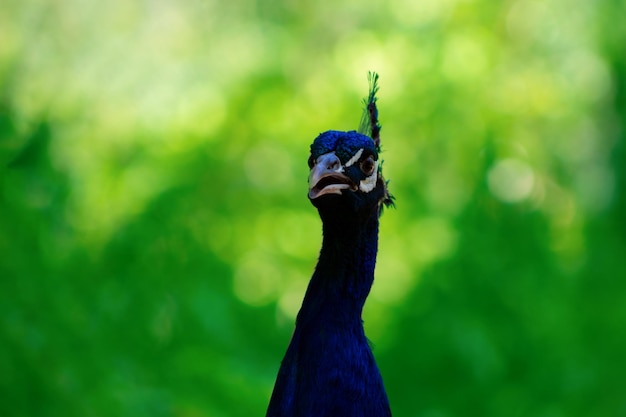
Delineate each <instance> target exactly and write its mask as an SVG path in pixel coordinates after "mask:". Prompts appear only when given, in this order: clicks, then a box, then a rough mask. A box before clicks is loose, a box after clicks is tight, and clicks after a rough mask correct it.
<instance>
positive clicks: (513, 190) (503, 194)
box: [487, 159, 535, 203]
mask: <svg viewBox="0 0 626 417" xmlns="http://www.w3.org/2000/svg"><path fill="white" fill-rule="evenodd" d="M487 183H488V185H489V190H490V191H491V193H492V194H493V195H494V196H495V197H496V198H498V199H499V200H501V201H504V202H506V203H518V202H520V201H522V200H524V199H526V198H528V197H529V196H530V193H531V192H532V190H533V186H534V184H535V174H534V173H533V170H532V169H531V168H530V167H529V166H528V165H526V164H525V163H524V162H522V161H519V160H517V159H504V160H501V161H499V162H497V163H496V165H495V166H494V167H493V168H492V169H491V170H490V171H489V173H488V176H487Z"/></svg>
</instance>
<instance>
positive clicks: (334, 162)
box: [267, 84, 391, 417]
mask: <svg viewBox="0 0 626 417" xmlns="http://www.w3.org/2000/svg"><path fill="white" fill-rule="evenodd" d="M374 86H375V85H374ZM372 87H373V86H372V84H371V85H370V89H372ZM376 88H377V87H376ZM368 102H369V103H373V110H374V111H375V113H376V115H377V110H376V107H375V102H376V100H375V92H374V93H372V91H370V96H369V99H368ZM367 110H368V111H370V112H371V111H372V108H371V106H369V107H368V109H367ZM375 125H376V126H378V121H377V116H376V122H375ZM379 130H380V126H378V128H377V129H372V132H376V133H377V132H378V131H379ZM378 151H379V146H378V144H377V143H376V142H375V140H374V139H372V138H371V137H369V136H366V135H364V134H361V133H357V132H355V131H350V132H340V131H334V130H331V131H327V132H324V133H322V134H320V135H319V136H318V137H317V138H316V139H315V141H314V142H313V144H312V145H311V157H310V158H309V166H310V168H311V174H310V177H309V199H310V200H311V202H312V203H313V205H314V206H315V207H316V208H317V210H318V212H319V214H320V217H321V219H322V228H323V236H324V238H323V242H322V249H321V251H320V256H319V260H318V263H317V266H316V268H315V272H314V273H313V276H312V278H311V281H310V282H309V286H308V288H307V291H306V294H305V296H304V301H303V302H302V307H301V309H300V312H299V313H298V317H297V319H296V329H295V331H294V334H293V336H292V339H291V342H290V344H289V347H288V348H287V352H286V353H285V357H284V359H283V361H282V364H281V367H280V370H279V371H278V377H277V378H276V384H275V386H274V391H273V393H272V398H271V400H270V404H269V407H268V410H267V416H268V417H387V416H391V411H390V408H389V401H388V400H387V394H386V392H385V388H384V385H383V380H382V377H381V375H380V372H379V370H378V367H377V366H376V361H375V360H374V355H373V354H372V350H371V348H370V345H369V343H368V340H367V338H366V337H365V332H364V329H363V322H362V319H361V313H362V310H363V305H364V304H365V300H366V299H367V296H368V294H369V292H370V289H371V286H372V283H373V281H374V268H375V265H376V253H377V251H378V224H379V216H380V213H381V209H382V207H383V206H384V205H385V204H390V203H391V198H390V196H389V193H388V192H387V185H386V182H385V180H384V178H383V177H382V171H381V170H380V167H379V165H378Z"/></svg>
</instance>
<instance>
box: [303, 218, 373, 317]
mask: <svg viewBox="0 0 626 417" xmlns="http://www.w3.org/2000/svg"><path fill="white" fill-rule="evenodd" d="M378 217H379V216H378V210H377V209H376V210H372V211H371V212H370V213H367V215H360V216H358V215H357V216H352V217H351V216H327V217H325V216H322V222H323V241H322V249H321V251H320V255H319V260H318V263H317V266H316V268H315V272H314V273H313V277H312V278H311V281H310V283H309V287H308V289H307V292H306V295H305V297H304V301H303V304H302V308H301V310H300V313H299V315H298V322H299V323H301V322H303V321H310V320H313V321H315V320H319V319H320V318H321V317H324V318H325V319H328V318H329V317H332V319H333V320H337V321H344V320H348V321H350V322H358V324H359V325H360V323H361V312H362V310H363V305H364V304H365V300H366V298H367V296H368V294H369V292H370V289H371V287H372V283H373V281H374V268H375V265H376V253H377V250H378Z"/></svg>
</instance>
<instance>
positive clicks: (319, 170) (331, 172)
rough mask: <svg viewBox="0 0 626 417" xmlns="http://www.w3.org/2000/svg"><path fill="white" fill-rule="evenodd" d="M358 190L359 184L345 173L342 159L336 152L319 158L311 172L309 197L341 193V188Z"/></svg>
mask: <svg viewBox="0 0 626 417" xmlns="http://www.w3.org/2000/svg"><path fill="white" fill-rule="evenodd" d="M346 189H351V190H353V191H356V190H357V186H356V185H355V184H354V183H353V182H352V180H351V179H350V178H349V177H348V176H347V175H346V174H344V173H343V166H342V165H341V161H340V160H339V158H338V157H337V155H335V153H334V152H330V153H327V154H324V155H322V156H320V157H319V158H317V160H316V161H315V165H314V166H313V168H312V169H311V173H310V174H309V198H310V199H311V200H313V199H315V198H318V197H320V196H323V195H325V194H341V190H346Z"/></svg>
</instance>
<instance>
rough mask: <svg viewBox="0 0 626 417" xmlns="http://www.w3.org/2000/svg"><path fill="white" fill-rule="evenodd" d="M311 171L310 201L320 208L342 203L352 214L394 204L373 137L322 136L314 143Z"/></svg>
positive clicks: (330, 133) (337, 133)
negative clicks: (383, 204)
mask: <svg viewBox="0 0 626 417" xmlns="http://www.w3.org/2000/svg"><path fill="white" fill-rule="evenodd" d="M309 168H311V172H310V175H309V199H310V200H311V202H312V203H313V205H314V206H316V207H317V208H318V209H320V208H321V207H325V206H326V205H328V204H330V205H332V206H335V207H337V205H338V204H341V203H339V201H342V202H343V204H342V205H343V206H345V205H346V204H347V207H348V208H349V209H351V211H360V210H361V209H364V208H376V209H378V208H379V207H380V205H381V203H385V204H389V203H390V202H391V200H390V196H389V194H388V193H387V186H386V183H385V180H384V178H383V176H382V169H381V167H380V164H379V160H378V150H377V148H376V145H375V144H374V140H373V139H372V138H370V137H369V136H366V135H363V134H361V133H358V132H356V131H350V132H341V131H336V130H329V131H327V132H324V133H322V134H320V135H319V136H318V137H317V138H316V139H315V141H313V144H311V156H310V157H309Z"/></svg>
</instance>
